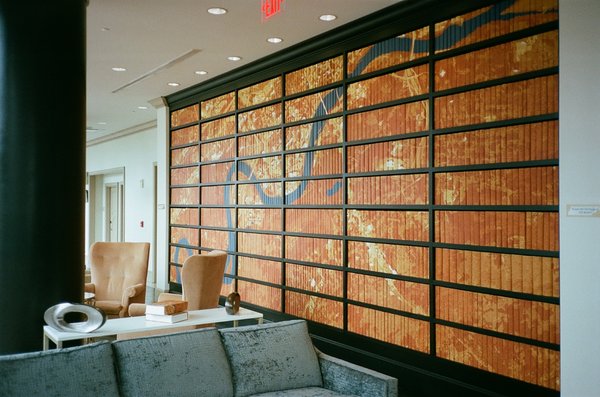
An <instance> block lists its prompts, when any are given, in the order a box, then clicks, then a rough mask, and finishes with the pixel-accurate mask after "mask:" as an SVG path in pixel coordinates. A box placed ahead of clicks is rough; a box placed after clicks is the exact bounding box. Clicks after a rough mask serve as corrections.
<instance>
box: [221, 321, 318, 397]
mask: <svg viewBox="0 0 600 397" xmlns="http://www.w3.org/2000/svg"><path fill="white" fill-rule="evenodd" d="M219 332H220V333H221V338H222V339H223V345H224V346H225V352H226V353H227V357H228V358H229V363H230V364H231V372H232V373H233V386H234V391H235V396H237V397H243V396H249V395H253V394H257V393H265V392H272V391H278V390H286V389H297V388H301V387H312V386H317V387H321V386H322V384H323V380H322V378H321V372H320V369H319V362H318V359H317V354H316V352H315V349H314V347H313V344H312V341H311V340H310V336H309V335H308V329H307V327H306V322H305V321H303V320H292V321H284V322H279V323H271V324H265V325H253V326H247V327H238V328H228V329H220V330H219Z"/></svg>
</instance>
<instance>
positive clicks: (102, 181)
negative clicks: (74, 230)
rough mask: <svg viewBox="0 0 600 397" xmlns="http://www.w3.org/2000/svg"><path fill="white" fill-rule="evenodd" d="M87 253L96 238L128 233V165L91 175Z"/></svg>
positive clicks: (114, 238) (114, 237)
mask: <svg viewBox="0 0 600 397" xmlns="http://www.w3.org/2000/svg"><path fill="white" fill-rule="evenodd" d="M87 182H88V183H87V190H88V194H87V198H88V203H87V210H88V214H87V215H88V216H87V217H86V220H87V224H86V237H87V238H86V240H87V241H86V254H87V251H88V249H89V247H90V246H91V245H92V244H94V243H95V242H96V241H123V239H124V236H125V228H124V225H125V211H124V209H125V200H124V197H125V168H116V169H109V170H103V171H96V172H91V173H89V174H88V178H87Z"/></svg>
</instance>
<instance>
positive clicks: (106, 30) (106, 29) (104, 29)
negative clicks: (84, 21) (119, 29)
mask: <svg viewBox="0 0 600 397" xmlns="http://www.w3.org/2000/svg"><path fill="white" fill-rule="evenodd" d="M100 30H102V31H103V32H108V31H109V30H110V28H109V27H106V26H104V27H103V28H102V29H100Z"/></svg>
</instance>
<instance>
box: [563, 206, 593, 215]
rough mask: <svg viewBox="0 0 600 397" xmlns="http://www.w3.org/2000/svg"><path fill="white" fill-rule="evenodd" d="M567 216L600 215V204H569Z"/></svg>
mask: <svg viewBox="0 0 600 397" xmlns="http://www.w3.org/2000/svg"><path fill="white" fill-rule="evenodd" d="M567 216H593V217H600V205H580V204H578V205H574V204H573V205H567Z"/></svg>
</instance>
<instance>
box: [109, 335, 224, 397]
mask: <svg viewBox="0 0 600 397" xmlns="http://www.w3.org/2000/svg"><path fill="white" fill-rule="evenodd" d="M113 348H114V350H115V356H116V358H117V368H118V371H119V378H120V380H121V382H120V386H121V387H120V388H121V395H122V396H124V397H133V396H177V397H184V396H211V397H220V396H224V397H229V396H231V395H232V393H233V386H232V383H231V371H230V369H229V363H228V362H227V357H226V356H225V351H224V350H223V344H222V343H221V339H220V337H219V333H218V332H217V330H216V329H214V328H203V329H200V330H195V331H190V332H182V333H176V334H170V335H161V336H152V337H146V338H139V339H129V340H123V341H118V342H114V343H113Z"/></svg>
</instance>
